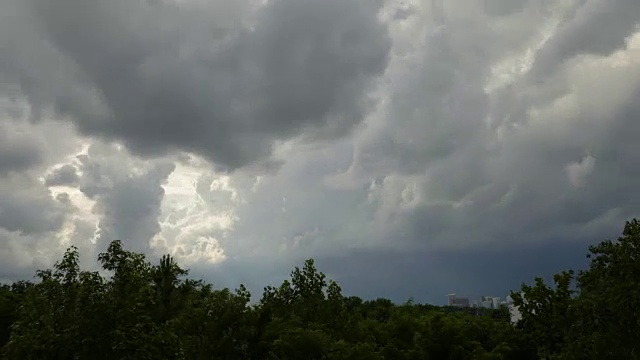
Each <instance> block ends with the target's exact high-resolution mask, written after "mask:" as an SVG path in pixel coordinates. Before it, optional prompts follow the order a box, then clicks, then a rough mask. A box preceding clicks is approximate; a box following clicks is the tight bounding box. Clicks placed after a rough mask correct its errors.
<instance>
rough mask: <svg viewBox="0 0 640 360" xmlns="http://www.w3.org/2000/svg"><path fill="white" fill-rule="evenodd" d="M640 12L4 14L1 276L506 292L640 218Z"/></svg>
mask: <svg viewBox="0 0 640 360" xmlns="http://www.w3.org/2000/svg"><path fill="white" fill-rule="evenodd" d="M639 97H640V1H637V0H563V1H555V0H554V1H549V0H440V1H438V0H433V1H432V0H404V1H400V0H268V1H267V0H264V1H263V0H0V279H4V280H16V279H25V278H31V277H32V276H33V273H34V271H35V270H36V269H38V268H43V267H48V266H51V265H52V263H53V262H54V261H55V260H56V259H57V258H58V257H59V256H60V254H61V253H62V252H63V251H64V249H65V248H66V247H68V246H69V245H71V244H74V245H76V246H78V247H79V248H80V251H81V252H82V256H83V261H84V265H85V266H86V267H87V268H95V267H96V263H95V257H96V256H97V254H98V253H99V252H101V251H104V250H105V249H106V246H107V244H108V243H109V242H110V241H111V240H114V239H121V240H123V241H124V243H125V244H126V246H127V247H128V248H129V249H132V250H135V251H138V252H144V253H145V254H148V255H149V256H150V258H156V257H158V256H160V255H161V254H164V253H171V254H173V255H174V256H175V257H176V258H177V259H178V261H179V262H180V263H181V264H183V265H184V266H185V267H188V268H191V269H192V275H193V276H196V277H203V278H205V279H207V280H209V281H212V282H214V284H216V285H219V286H230V287H235V286H237V285H239V284H240V283H244V284H247V285H248V286H249V288H250V289H251V290H254V295H255V296H260V292H261V289H262V287H263V286H265V285H268V284H272V285H276V284H279V283H280V282H281V281H282V280H283V279H285V277H286V276H288V273H289V272H290V270H291V269H292V267H293V266H294V265H299V264H301V263H302V262H303V261H304V259H306V258H314V259H316V260H317V262H318V265H319V267H320V270H322V271H324V272H325V273H327V275H329V276H330V277H332V278H333V279H335V280H337V281H338V282H339V283H341V284H342V286H343V288H344V290H345V292H346V293H348V294H356V295H360V296H362V297H365V298H374V297H388V298H391V299H393V300H395V301H403V300H406V299H408V298H409V297H413V298H414V299H415V300H416V301H420V302H432V303H443V302H444V301H445V300H446V298H445V295H446V294H447V293H450V292H457V293H459V294H469V295H484V294H486V295H495V296H502V297H504V296H506V295H507V292H508V291H509V290H511V289H516V288H517V287H518V286H519V284H520V283H521V282H523V281H525V282H530V281H532V279H533V277H534V276H537V275H541V276H549V275H550V274H552V273H555V272H557V271H560V270H563V269H566V268H576V267H581V266H583V265H584V263H585V259H584V255H585V254H586V250H587V246H588V245H589V244H592V243H594V242H597V241H600V240H604V239H605V238H615V237H616V236H617V234H618V233H619V232H620V231H621V230H622V227H623V226H624V222H625V221H626V220H629V219H631V218H633V217H635V216H640V198H639V196H640V193H639V192H638V190H637V187H638V184H639V183H640V156H639V154H640V141H637V139H638V138H639V137H640V101H638V98H639Z"/></svg>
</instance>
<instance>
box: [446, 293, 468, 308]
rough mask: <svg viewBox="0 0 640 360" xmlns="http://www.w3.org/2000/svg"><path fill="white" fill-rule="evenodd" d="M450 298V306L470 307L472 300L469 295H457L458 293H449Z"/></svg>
mask: <svg viewBox="0 0 640 360" xmlns="http://www.w3.org/2000/svg"><path fill="white" fill-rule="evenodd" d="M447 297H448V298H449V306H458V307H469V306H470V302H469V298H468V297H461V296H457V295H456V294H449V295H447Z"/></svg>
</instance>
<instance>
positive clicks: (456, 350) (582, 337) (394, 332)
mask: <svg viewBox="0 0 640 360" xmlns="http://www.w3.org/2000/svg"><path fill="white" fill-rule="evenodd" d="M588 257H589V258H590V265H589V267H588V269H585V270H579V271H575V270H567V271H563V272H561V273H559V274H557V275H555V276H554V283H553V284H552V285H547V284H546V283H545V282H544V281H543V280H542V279H541V278H536V279H535V280H534V282H533V284H530V285H527V284H523V285H522V287H521V289H520V290H519V291H517V292H512V294H511V295H512V298H513V300H514V304H515V305H517V306H518V307H519V310H520V312H521V314H522V319H521V320H520V321H519V322H518V323H517V324H512V323H511V322H510V319H509V312H508V311H507V309H506V308H502V309H497V310H485V311H479V310H478V309H461V308H451V307H439V306H433V305H426V304H416V303H414V302H413V301H411V300H410V301H407V302H406V303H404V304H394V303H392V302H391V301H389V300H387V299H375V300H363V299H361V298H359V297H354V296H349V297H347V296H344V295H343V294H342V290H341V288H340V286H339V285H338V283H336V282H335V281H332V280H330V279H327V277H326V276H325V274H323V273H322V272H320V271H319V270H318V269H317V268H316V266H315V263H314V261H313V260H311V259H310V260H307V261H306V262H305V263H304V265H303V266H302V267H301V268H299V267H295V268H294V269H293V271H292V272H291V276H290V278H289V279H287V280H284V281H283V282H282V284H280V285H279V286H267V287H265V288H264V292H263V293H262V297H261V298H260V299H259V301H256V302H254V303H252V302H251V294H250V293H249V292H248V291H247V289H246V288H245V287H244V286H242V285H239V286H238V288H237V289H235V290H230V289H227V288H215V287H214V286H213V285H212V284H209V283H206V282H204V281H202V280H193V279H189V278H188V271H187V270H185V269H183V268H182V267H180V265H179V264H178V263H177V262H176V261H175V259H173V258H172V257H171V256H169V255H165V256H163V257H162V258H161V259H160V260H159V262H158V263H157V264H152V263H150V262H149V261H148V260H147V259H146V258H145V256H144V255H143V254H138V253H134V252H131V251H127V250H126V249H125V248H124V246H123V243H122V242H121V241H113V242H112V243H111V244H110V245H109V247H108V248H107V249H106V251H105V252H104V253H101V254H100V255H99V256H98V261H99V263H100V264H101V266H102V268H103V269H104V270H105V271H106V272H107V273H108V275H107V276H103V275H101V274H100V273H99V272H91V271H83V270H82V269H81V268H80V266H79V260H78V259H79V254H78V250H77V248H75V247H70V248H69V249H68V250H67V251H66V252H65V254H64V255H63V257H62V258H61V259H60V260H59V261H58V262H56V263H55V264H54V266H53V268H52V269H47V270H40V271H38V272H37V273H36V281H33V282H30V281H18V282H15V283H13V284H11V285H3V286H1V287H0V346H1V347H2V353H1V354H2V355H1V356H2V358H6V359H273V360H275V359H281V360H286V359H354V360H356V359H361V360H365V359H398V360H402V359H452V360H453V359H461V360H462V359H481V360H482V359H487V360H488V359H518V360H520V359H523V360H526V359H640V346H639V345H638V344H640V321H638V319H640V286H639V285H640V284H639V282H640V262H639V261H638V260H640V222H638V221H637V220H635V219H634V220H632V221H630V222H627V223H626V225H625V227H624V231H623V233H622V235H621V237H620V238H618V239H617V240H616V241H610V240H606V241H603V242H601V243H599V244H597V245H594V246H591V247H589V249H588Z"/></svg>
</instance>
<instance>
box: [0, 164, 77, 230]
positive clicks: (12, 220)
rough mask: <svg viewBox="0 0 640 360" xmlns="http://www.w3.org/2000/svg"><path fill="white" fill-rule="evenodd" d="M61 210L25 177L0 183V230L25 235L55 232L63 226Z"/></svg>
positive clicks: (18, 176) (36, 184)
mask: <svg viewBox="0 0 640 360" xmlns="http://www.w3.org/2000/svg"><path fill="white" fill-rule="evenodd" d="M64 216H65V213H64V211H63V209H62V207H61V206H60V205H59V204H58V203H56V201H55V200H54V199H53V198H52V197H51V194H50V193H49V191H48V189H47V188H45V187H44V186H42V185H41V184H39V183H37V182H34V181H32V180H31V179H29V177H28V176H26V175H14V176H11V177H10V178H5V179H1V182H0V229H6V230H7V231H10V232H18V233H21V234H25V235H33V234H43V233H46V232H49V231H55V230H58V229H59V228H60V227H61V226H62V223H63V222H64V218H65V217H64Z"/></svg>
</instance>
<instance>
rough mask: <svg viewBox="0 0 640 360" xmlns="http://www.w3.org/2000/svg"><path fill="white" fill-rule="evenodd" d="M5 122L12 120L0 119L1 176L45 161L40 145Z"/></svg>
mask: <svg viewBox="0 0 640 360" xmlns="http://www.w3.org/2000/svg"><path fill="white" fill-rule="evenodd" d="M0 110H1V107H0ZM3 121H10V120H8V119H7V120H3V119H2V118H1V117H0V176H4V175H7V174H8V173H9V172H20V171H22V170H27V169H29V168H31V167H33V166H34V165H38V164H40V163H41V161H42V159H43V156H42V149H41V147H40V146H39V145H40V144H38V143H37V142H35V141H34V139H32V138H31V137H29V136H28V135H27V134H24V133H21V132H20V131H18V130H17V129H15V128H14V127H13V126H10V125H12V124H3Z"/></svg>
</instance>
